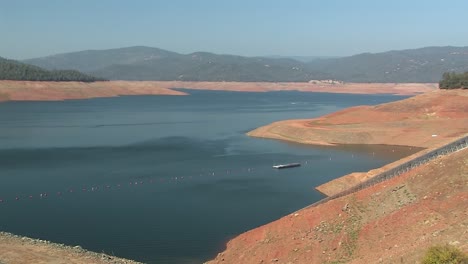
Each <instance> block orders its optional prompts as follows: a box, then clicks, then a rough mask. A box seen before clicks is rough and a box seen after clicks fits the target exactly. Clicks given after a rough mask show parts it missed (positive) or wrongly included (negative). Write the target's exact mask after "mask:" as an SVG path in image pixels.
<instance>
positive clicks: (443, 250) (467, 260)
mask: <svg viewBox="0 0 468 264" xmlns="http://www.w3.org/2000/svg"><path fill="white" fill-rule="evenodd" d="M422 263H423V264H468V255H467V254H465V253H463V252H462V251H461V250H459V249H458V248H456V247H453V246H449V245H445V246H433V247H430V248H429V250H428V251H427V252H426V255H425V256H424V258H423V261H422Z"/></svg>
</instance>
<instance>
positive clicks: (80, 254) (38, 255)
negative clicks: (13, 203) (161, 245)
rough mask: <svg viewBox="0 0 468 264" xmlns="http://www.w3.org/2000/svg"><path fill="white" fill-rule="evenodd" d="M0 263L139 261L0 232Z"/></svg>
mask: <svg viewBox="0 0 468 264" xmlns="http://www.w3.org/2000/svg"><path fill="white" fill-rule="evenodd" d="M0 263H1V264H31V263H34V264H138V263H139V262H136V261H132V260H127V259H122V258H117V257H113V256H109V255H106V254H98V253H93V252H89V251H85V250H83V249H82V248H81V247H79V246H76V247H69V246H64V245H59V244H54V243H50V242H48V241H43V240H37V239H30V238H26V237H19V236H15V235H12V234H9V233H3V232H0Z"/></svg>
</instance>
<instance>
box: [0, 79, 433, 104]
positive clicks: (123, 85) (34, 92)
mask: <svg viewBox="0 0 468 264" xmlns="http://www.w3.org/2000/svg"><path fill="white" fill-rule="evenodd" d="M174 88H186V89H198V90H218V91H238V92H268V91H293V90H294V91H304V92H328V93H358V94H401V95H412V94H417V93H422V92H427V91H431V90H434V89H436V88H437V85H436V84H433V83H429V84H421V83H401V84H388V83H363V84H360V83H344V84H317V83H262V82H250V83H249V82H245V83H244V82H178V81H172V82H158V81H109V82H93V83H81V82H31V81H0V101H10V100H14V101H28V100H29V101H31V100H33V101H57V100H67V99H88V98H97V97H114V96H121V95H186V94H185V93H183V92H180V91H177V90H174Z"/></svg>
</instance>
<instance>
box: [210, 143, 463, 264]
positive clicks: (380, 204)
mask: <svg viewBox="0 0 468 264" xmlns="http://www.w3.org/2000/svg"><path fill="white" fill-rule="evenodd" d="M467 204H468V149H465V150H463V151H459V152H457V153H452V154H450V155H448V156H444V157H441V158H438V159H436V160H434V161H431V162H430V163H428V164H426V165H423V166H421V167H418V168H416V169H414V170H412V171H410V172H408V173H406V174H403V175H401V176H399V177H396V178H394V179H392V180H389V181H387V182H383V183H380V184H378V185H375V186H373V187H370V188H368V189H365V190H362V191H360V192H357V193H355V194H351V195H348V196H345V197H342V198H339V199H335V200H332V201H329V202H327V203H325V204H321V205H318V206H316V207H310V208H306V209H303V210H300V211H298V212H296V213H293V214H290V215H288V216H285V217H283V218H281V219H279V220H277V221H275V222H272V223H269V224H267V225H264V226H261V227H258V228H256V229H254V230H251V231H248V232H246V233H244V234H241V235H239V236H238V237H236V238H234V239H233V240H231V241H229V243H228V244H227V249H226V250H225V251H224V252H222V253H220V254H218V256H217V257H216V258H215V259H214V260H212V261H210V262H209V263H236V264H237V263H270V262H276V263H345V262H346V263H418V262H419V261H420V260H421V258H422V256H423V254H424V253H425V251H426V250H427V248H428V247H429V246H431V245H435V244H452V245H455V246H456V247H458V248H460V249H461V250H463V251H468V231H467V230H468V206H467Z"/></svg>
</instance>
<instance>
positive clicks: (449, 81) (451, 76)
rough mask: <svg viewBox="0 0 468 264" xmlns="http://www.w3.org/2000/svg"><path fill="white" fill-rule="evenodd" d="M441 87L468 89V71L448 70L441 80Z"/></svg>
mask: <svg viewBox="0 0 468 264" xmlns="http://www.w3.org/2000/svg"><path fill="white" fill-rule="evenodd" d="M439 88H440V89H459V88H461V89H468V72H465V73H455V72H446V73H444V74H443V75H442V80H441V81H440V82H439Z"/></svg>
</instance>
